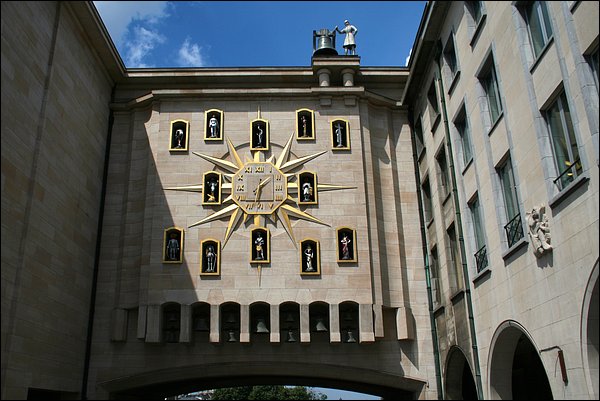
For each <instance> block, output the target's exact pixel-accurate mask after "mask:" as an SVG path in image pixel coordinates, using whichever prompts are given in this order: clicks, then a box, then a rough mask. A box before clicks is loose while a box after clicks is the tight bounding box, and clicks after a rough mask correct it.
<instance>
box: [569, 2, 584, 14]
mask: <svg viewBox="0 0 600 401" xmlns="http://www.w3.org/2000/svg"><path fill="white" fill-rule="evenodd" d="M579 3H581V1H574V2H573V4H571V7H570V9H571V13H573V12H575V9H576V8H577V6H578V5H579Z"/></svg>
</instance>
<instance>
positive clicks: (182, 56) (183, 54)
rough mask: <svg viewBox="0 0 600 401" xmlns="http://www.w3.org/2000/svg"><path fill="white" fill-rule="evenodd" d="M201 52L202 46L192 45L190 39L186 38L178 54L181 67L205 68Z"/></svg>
mask: <svg viewBox="0 0 600 401" xmlns="http://www.w3.org/2000/svg"><path fill="white" fill-rule="evenodd" d="M201 51H202V47H201V46H198V44H196V43H190V38H186V39H185V41H184V42H183V44H182V45H181V47H180V48H179V51H178V53H177V54H178V57H177V61H178V62H179V65H180V66H181V67H203V66H204V65H205V62H204V57H203V56H202V54H201Z"/></svg>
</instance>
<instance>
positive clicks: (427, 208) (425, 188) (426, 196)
mask: <svg viewBox="0 0 600 401" xmlns="http://www.w3.org/2000/svg"><path fill="white" fill-rule="evenodd" d="M421 192H422V193H423V214H424V215H425V216H424V217H425V223H426V224H428V223H429V222H430V221H431V220H433V206H432V204H431V188H430V187H429V178H427V179H425V181H423V185H422V191H421Z"/></svg>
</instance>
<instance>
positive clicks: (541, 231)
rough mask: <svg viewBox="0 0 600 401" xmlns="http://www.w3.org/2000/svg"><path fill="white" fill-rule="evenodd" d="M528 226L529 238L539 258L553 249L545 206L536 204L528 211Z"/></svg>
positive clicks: (534, 252)
mask: <svg viewBox="0 0 600 401" xmlns="http://www.w3.org/2000/svg"><path fill="white" fill-rule="evenodd" d="M527 227H528V232H529V239H530V240H531V243H532V245H533V254H534V255H535V256H536V257H538V258H539V257H541V256H542V255H543V254H545V253H547V252H550V251H552V245H550V227H549V226H548V217H547V216H546V207H545V206H543V205H539V206H535V207H534V208H533V209H532V210H531V212H527Z"/></svg>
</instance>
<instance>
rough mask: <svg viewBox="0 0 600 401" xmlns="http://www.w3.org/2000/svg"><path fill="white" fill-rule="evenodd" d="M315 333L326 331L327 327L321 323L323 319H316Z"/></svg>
mask: <svg viewBox="0 0 600 401" xmlns="http://www.w3.org/2000/svg"><path fill="white" fill-rule="evenodd" d="M315 331H318V332H319V331H320V332H323V331H327V326H325V323H323V319H322V318H317V324H316V325H315Z"/></svg>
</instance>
